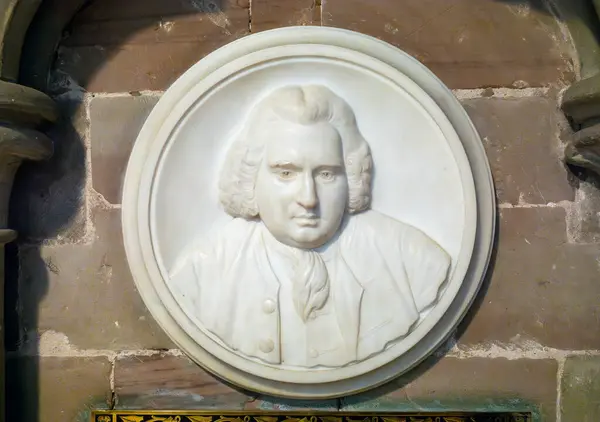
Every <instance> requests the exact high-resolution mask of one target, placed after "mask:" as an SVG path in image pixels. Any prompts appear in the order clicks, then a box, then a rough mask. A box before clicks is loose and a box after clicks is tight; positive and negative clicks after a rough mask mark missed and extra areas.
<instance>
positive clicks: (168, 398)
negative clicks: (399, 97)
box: [115, 354, 252, 410]
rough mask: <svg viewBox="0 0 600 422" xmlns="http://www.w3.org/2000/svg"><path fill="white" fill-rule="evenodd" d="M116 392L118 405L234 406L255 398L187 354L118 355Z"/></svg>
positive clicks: (225, 407) (241, 406)
mask: <svg viewBox="0 0 600 422" xmlns="http://www.w3.org/2000/svg"><path fill="white" fill-rule="evenodd" d="M115 393H116V408H117V409H128V408H147V409H212V408H220V409H229V410H234V409H243V408H244V405H245V403H246V402H248V401H250V400H252V397H250V396H249V395H248V394H247V393H245V392H243V391H242V390H239V389H237V388H234V387H231V386H229V385H227V384H226V383H224V382H222V381H220V380H218V379H217V378H215V377H213V376H212V375H210V374H209V373H208V372H206V371H204V370H203V369H202V368H200V367H199V366H198V365H196V364H195V363H193V362H192V361H191V360H190V359H188V358H187V357H183V356H172V355H163V354H156V355H153V356H131V357H125V358H122V359H118V360H117V362H116V366H115Z"/></svg>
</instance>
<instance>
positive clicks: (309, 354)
mask: <svg viewBox="0 0 600 422" xmlns="http://www.w3.org/2000/svg"><path fill="white" fill-rule="evenodd" d="M308 356H310V357H311V358H313V359H314V358H316V357H317V356H319V352H317V351H316V350H315V349H310V350H309V351H308Z"/></svg>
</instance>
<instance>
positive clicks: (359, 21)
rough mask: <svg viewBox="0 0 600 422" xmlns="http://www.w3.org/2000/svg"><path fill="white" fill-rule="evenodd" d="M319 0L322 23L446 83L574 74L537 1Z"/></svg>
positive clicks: (535, 81) (536, 81) (514, 82)
mask: <svg viewBox="0 0 600 422" xmlns="http://www.w3.org/2000/svg"><path fill="white" fill-rule="evenodd" d="M507 3H508V2H499V1H473V0H456V1H452V2H448V1H446V0H422V1H414V2H403V3H402V4H399V3H398V2H397V1H394V0H372V1H363V0H322V5H323V6H322V7H323V10H322V13H323V25H327V26H335V27H339V28H347V29H352V30H354V31H359V32H363V33H365V34H368V35H372V36H375V37H377V38H380V39H382V40H384V41H387V42H389V43H391V44H393V45H395V46H397V47H399V48H401V49H402V50H404V51H406V52H407V53H409V54H411V55H413V56H415V57H416V58H417V59H418V60H420V61H421V62H422V63H423V64H425V65H426V66H427V67H429V68H430V69H431V70H432V71H433V72H434V73H435V74H436V75H437V76H438V77H440V78H441V79H442V80H443V81H444V82H445V83H446V84H447V85H449V86H450V87H451V88H479V87H490V86H492V87H498V86H507V87H511V86H514V87H523V86H540V85H548V84H553V83H556V82H559V81H566V82H570V81H573V80H574V72H573V70H572V62H571V59H570V46H569V44H568V42H567V41H566V40H565V39H564V37H563V35H562V34H561V31H560V28H559V26H558V25H557V23H556V21H555V19H554V18H553V17H552V16H551V15H550V14H549V13H548V12H547V10H546V8H545V7H544V5H543V4H542V2H541V1H535V0H534V1H533V2H526V3H519V4H514V2H513V4H510V3H509V4H507Z"/></svg>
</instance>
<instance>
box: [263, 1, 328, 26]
mask: <svg viewBox="0 0 600 422" xmlns="http://www.w3.org/2000/svg"><path fill="white" fill-rule="evenodd" d="M296 25H300V26H301V25H317V26H318V25H321V6H320V5H318V4H317V1H316V0H300V1H298V0H283V1H276V2H275V1H270V0H252V32H259V31H265V30H267V29H274V28H280V27H283V26H296Z"/></svg>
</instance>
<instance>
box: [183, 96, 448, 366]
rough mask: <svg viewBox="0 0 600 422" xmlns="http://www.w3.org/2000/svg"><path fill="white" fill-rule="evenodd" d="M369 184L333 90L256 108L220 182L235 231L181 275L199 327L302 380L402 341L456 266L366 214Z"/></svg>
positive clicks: (395, 224) (350, 118)
mask: <svg viewBox="0 0 600 422" xmlns="http://www.w3.org/2000/svg"><path fill="white" fill-rule="evenodd" d="M372 172H373V162H372V158H371V154H370V151H369V145H368V143H367V141H366V140H365V139H364V138H363V136H362V135H361V133H360V131H359V129H358V126H357V123H356V119H355V117H354V114H353V112H352V109H351V108H350V107H349V105H348V104H347V103H346V102H345V101H344V100H343V99H342V98H340V97H339V96H337V95H336V94H335V93H333V92H332V91H331V90H330V89H328V88H327V87H324V86H319V85H305V86H285V87H282V88H279V89H277V90H275V91H274V92H272V93H270V94H269V95H268V96H267V97H266V98H264V99H263V100H262V101H261V102H260V103H258V104H257V105H256V107H255V108H254V109H253V110H252V112H251V114H250V117H249V119H248V121H247V122H246V124H245V127H244V128H243V130H242V132H241V135H240V136H239V138H238V139H236V140H235V142H234V144H233V145H232V147H231V149H230V151H229V153H228V156H227V159H226V162H225V164H224V166H223V169H222V170H221V174H220V181H219V189H220V201H221V204H222V205H223V207H224V209H225V210H226V211H227V213H228V214H229V215H231V216H232V217H234V219H233V220H232V221H231V222H229V223H228V224H227V225H226V226H225V227H223V228H222V229H221V230H219V231H218V232H217V233H216V235H215V236H214V237H213V238H211V239H208V240H207V241H206V243H205V245H204V246H203V247H201V248H199V249H197V250H193V251H192V252H191V254H187V255H186V256H184V257H182V258H181V260H180V262H178V263H177V264H176V266H175V268H174V270H173V271H172V273H171V277H172V281H173V283H174V284H175V285H177V286H180V289H181V292H182V294H183V296H187V300H189V301H190V304H191V306H193V308H194V312H195V313H196V315H197V317H198V319H199V321H201V322H202V323H203V324H204V326H205V327H206V328H207V329H208V330H210V331H211V332H212V333H213V334H215V335H216V336H218V337H219V339H221V340H222V341H223V342H224V343H225V344H226V345H227V346H228V347H230V348H231V349H233V350H235V351H237V352H239V353H242V354H244V355H246V356H249V357H254V358H258V359H261V360H264V361H266V362H269V363H272V364H279V363H284V364H287V365H292V366H319V365H322V366H344V365H348V364H351V363H352V362H356V361H358V360H362V359H365V358H367V357H368V356H370V355H373V354H375V353H377V352H380V351H381V350H383V349H384V348H385V347H386V346H387V345H388V344H389V343H390V342H393V341H394V340H397V339H399V338H401V337H403V336H404V335H406V334H407V333H408V332H409V330H410V329H411V326H412V325H413V324H414V323H415V322H416V321H417V320H418V318H419V312H420V311H422V310H423V309H425V308H427V307H428V306H430V305H432V304H433V303H434V302H435V300H436V298H437V293H438V290H439V287H440V286H441V284H442V283H443V282H444V280H445V279H446V275H447V272H448V269H449V266H450V258H449V256H448V254H447V253H446V252H445V251H444V250H443V249H442V248H441V247H440V246H439V245H438V244H437V243H436V242H435V241H433V240H432V239H430V238H429V237H428V236H427V235H426V234H425V233H423V232H421V231H420V230H418V229H416V228H414V227H411V226H409V225H408V224H404V223H402V222H400V221H396V220H394V219H393V218H390V217H388V216H386V215H383V214H381V213H378V212H376V211H373V210H370V209H369V204H370V200H371V177H372ZM190 285H193V286H194V288H193V289H192V288H191V287H190Z"/></svg>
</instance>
